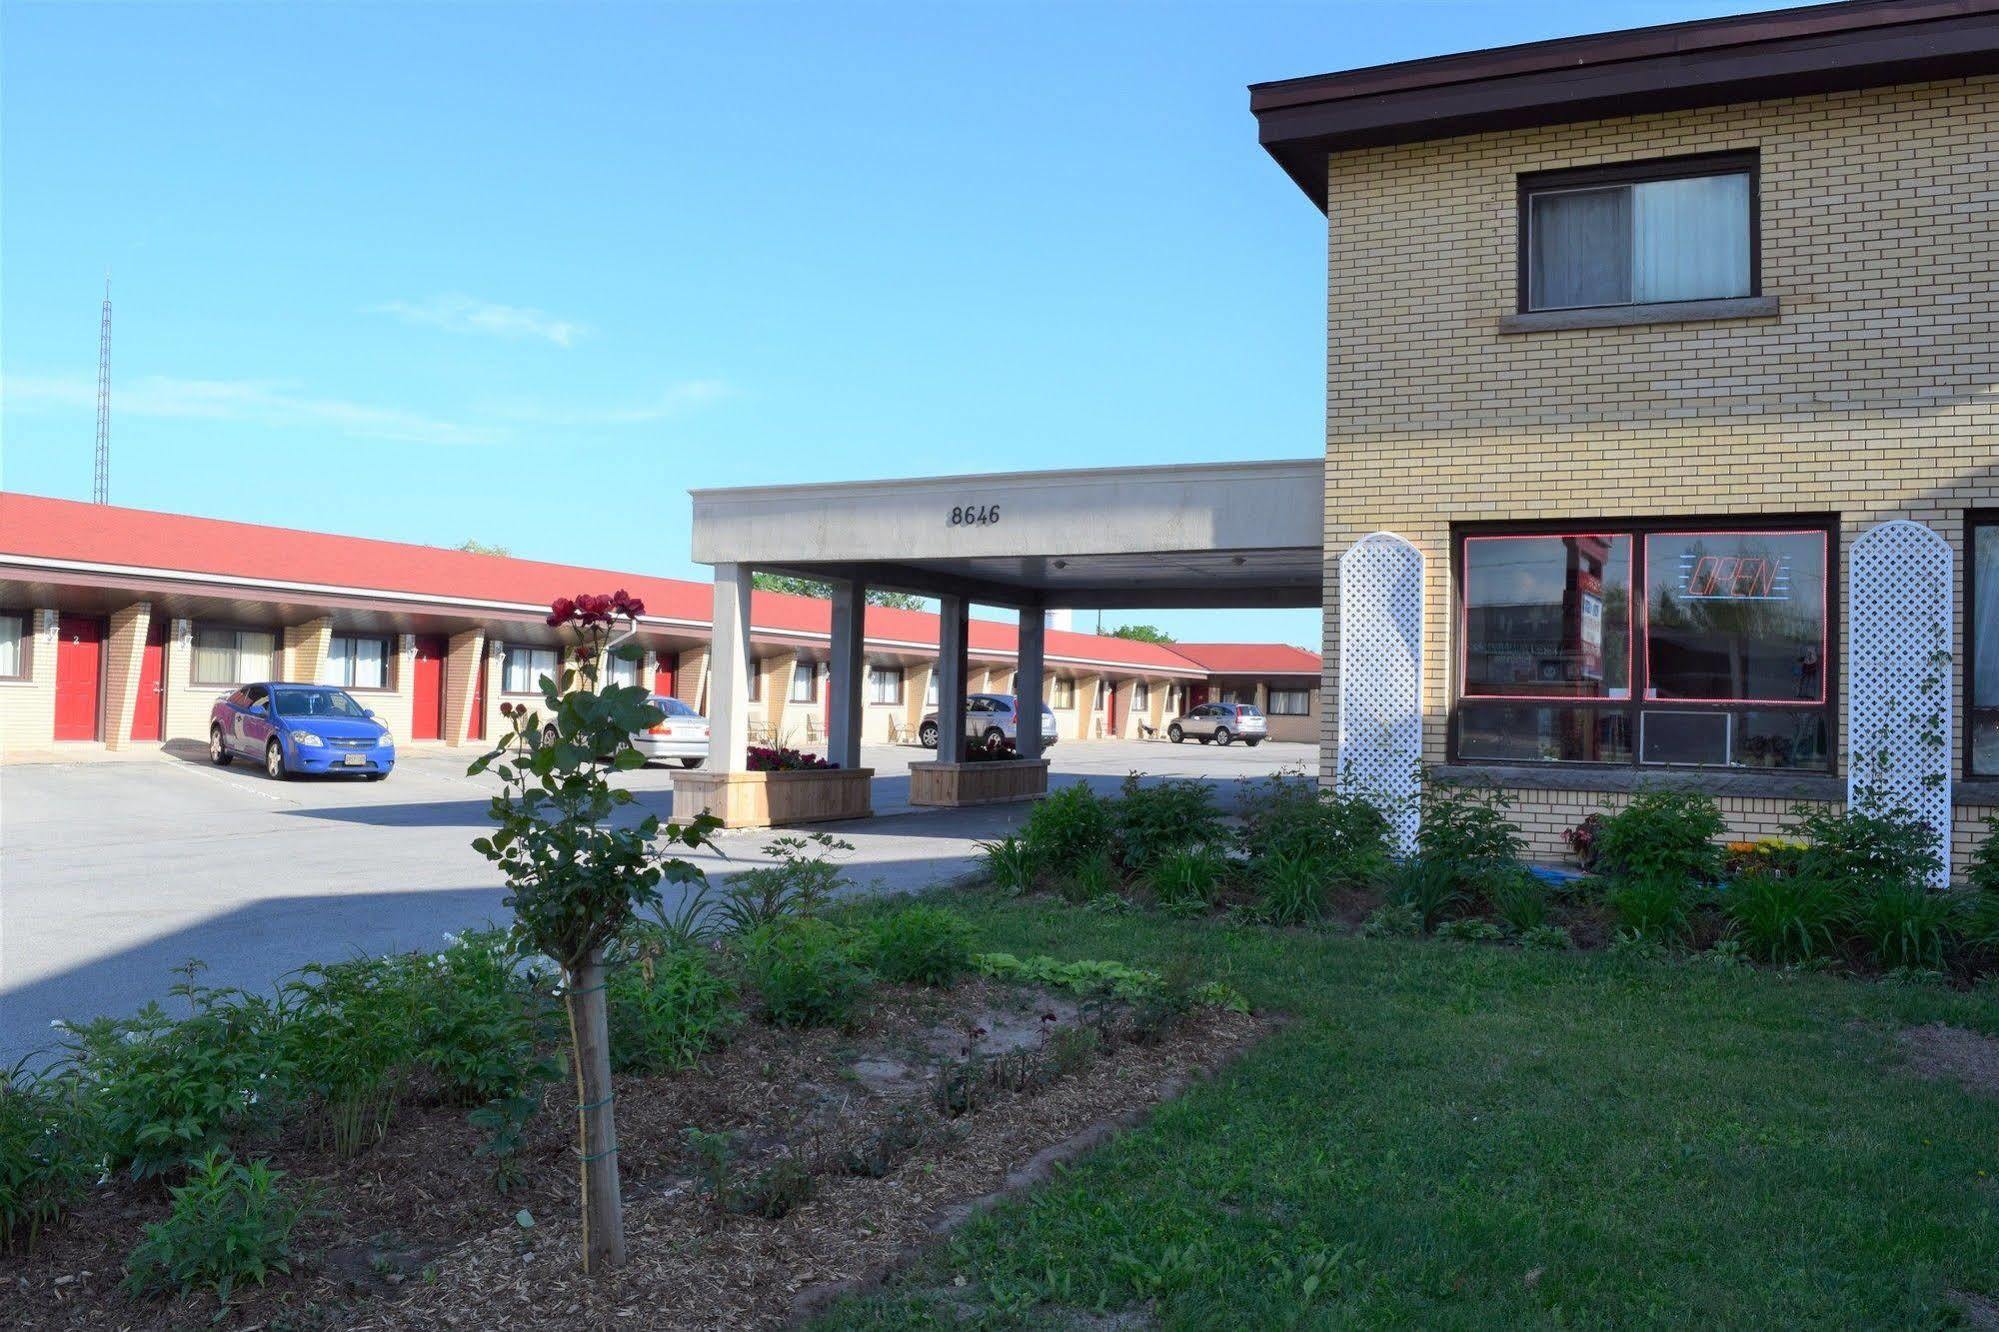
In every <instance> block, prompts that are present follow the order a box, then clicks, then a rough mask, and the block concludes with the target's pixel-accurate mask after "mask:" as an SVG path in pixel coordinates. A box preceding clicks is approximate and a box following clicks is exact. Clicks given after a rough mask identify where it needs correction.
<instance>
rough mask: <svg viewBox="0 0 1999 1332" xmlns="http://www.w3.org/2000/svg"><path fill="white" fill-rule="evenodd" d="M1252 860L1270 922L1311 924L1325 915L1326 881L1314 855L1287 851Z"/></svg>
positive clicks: (1276, 923)
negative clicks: (1255, 860)
mask: <svg viewBox="0 0 1999 1332" xmlns="http://www.w3.org/2000/svg"><path fill="white" fill-rule="evenodd" d="M1255 863H1256V867H1257V868H1256V888H1257V898H1258V900H1259V901H1260V902H1261V903H1262V906H1263V914H1264V918H1265V919H1267V920H1268V921H1270V922H1271V923H1272V924H1273V925H1310V924H1315V923H1317V922H1318V921H1320V920H1323V919H1324V918H1325V915H1326V899H1327V896H1328V884H1327V882H1326V878H1325V876H1324V874H1323V873H1322V872H1321V871H1320V863H1321V862H1320V861H1319V860H1318V858H1317V857H1315V856H1313V855H1311V854H1310V853H1308V852H1305V851H1302V850H1299V851H1291V850H1286V851H1279V852H1275V853H1273V854H1269V855H1266V856H1264V857H1263V858H1262V859H1261V860H1259V861H1257V862H1255Z"/></svg>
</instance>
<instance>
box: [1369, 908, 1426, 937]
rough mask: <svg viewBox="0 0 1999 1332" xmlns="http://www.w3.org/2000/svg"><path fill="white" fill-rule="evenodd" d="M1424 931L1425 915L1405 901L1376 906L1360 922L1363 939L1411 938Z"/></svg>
mask: <svg viewBox="0 0 1999 1332" xmlns="http://www.w3.org/2000/svg"><path fill="white" fill-rule="evenodd" d="M1422 932H1423V917H1422V916H1420V915H1418V914H1417V912H1416V908H1415V907H1412V906H1410V905H1408V904H1407V903H1405V902H1390V903H1388V904H1387V905H1385V906H1379V907H1376V908H1375V909H1374V910H1373V911H1371V912H1369V913H1368V917H1367V919H1366V920H1364V921H1362V922H1361V923H1360V934H1361V937H1362V938H1363V939H1409V938H1413V937H1415V936H1416V935H1418V934H1421V933H1422Z"/></svg>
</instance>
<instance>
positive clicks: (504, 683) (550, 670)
mask: <svg viewBox="0 0 1999 1332" xmlns="http://www.w3.org/2000/svg"><path fill="white" fill-rule="evenodd" d="M556 662H557V653H556V650H555V649H554V648H547V647H530V646H528V645H527V644H525V643H509V644H507V647H506V655H505V657H504V659H503V662H502V665H501V668H500V688H501V690H502V691H504V692H505V693H509V694H533V693H538V692H540V690H541V677H542V676H544V675H545V676H547V677H548V678H549V679H551V680H555V679H558V676H557V669H558V668H557V665H556Z"/></svg>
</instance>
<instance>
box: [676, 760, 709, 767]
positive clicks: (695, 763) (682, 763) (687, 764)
mask: <svg viewBox="0 0 1999 1332" xmlns="http://www.w3.org/2000/svg"><path fill="white" fill-rule="evenodd" d="M707 761H708V760H706V759H698V758H684V759H682V760H680V766H681V767H683V768H698V767H700V766H701V765H702V764H703V763H706V762H707Z"/></svg>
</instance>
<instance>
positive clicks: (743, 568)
mask: <svg viewBox="0 0 1999 1332" xmlns="http://www.w3.org/2000/svg"><path fill="white" fill-rule="evenodd" d="M708 680H709V694H710V703H709V708H708V769H709V771H711V772H747V771H748V770H749V750H750V567H749V566H748V565H747V564H718V565H716V566H715V612H714V631H713V637H712V638H711V640H710V642H709V644H708Z"/></svg>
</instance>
